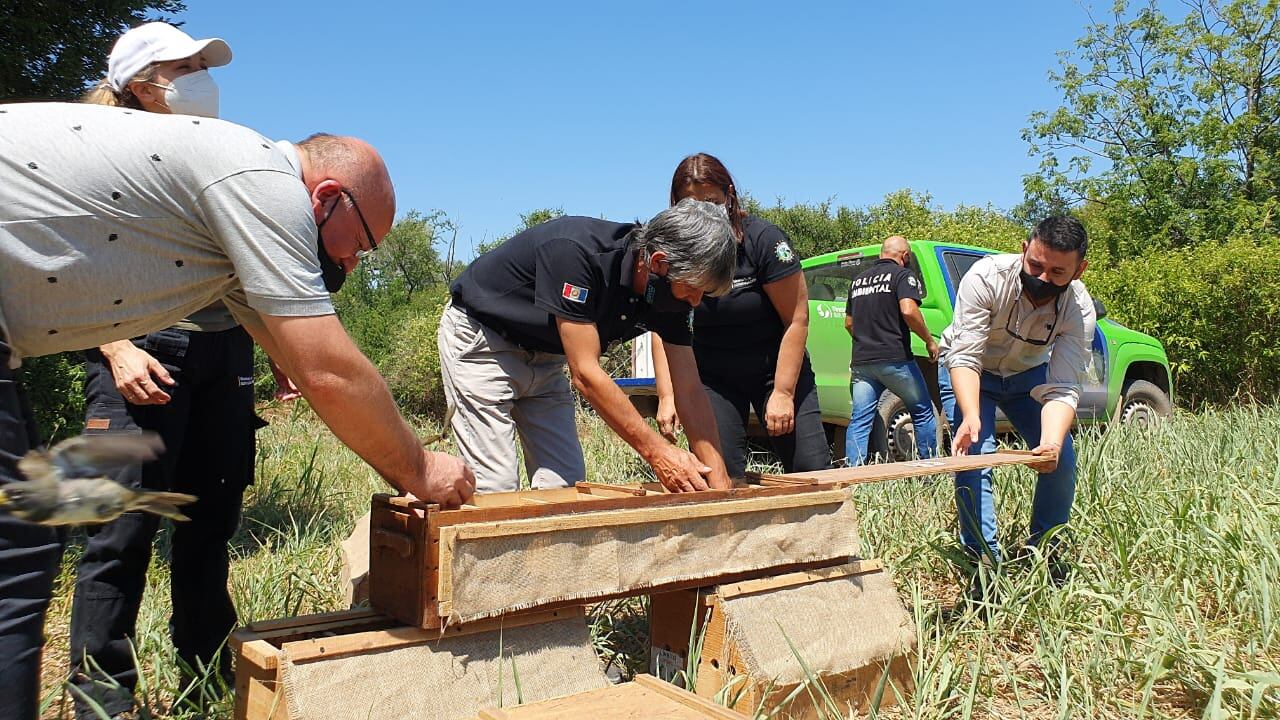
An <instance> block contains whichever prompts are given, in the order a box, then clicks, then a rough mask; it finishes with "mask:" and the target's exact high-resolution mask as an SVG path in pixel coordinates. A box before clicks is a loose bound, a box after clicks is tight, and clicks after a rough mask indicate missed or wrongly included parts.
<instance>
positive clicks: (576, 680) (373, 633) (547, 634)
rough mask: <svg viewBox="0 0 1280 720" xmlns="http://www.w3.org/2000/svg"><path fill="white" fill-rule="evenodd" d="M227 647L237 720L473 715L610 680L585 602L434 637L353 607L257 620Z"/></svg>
mask: <svg viewBox="0 0 1280 720" xmlns="http://www.w3.org/2000/svg"><path fill="white" fill-rule="evenodd" d="M522 635H528V636H529V637H522ZM229 642H230V645H231V648H232V650H233V652H234V653H235V655H236V665H235V667H236V680H235V693H236V696H235V714H234V718H235V720H313V719H315V718H321V719H325V720H328V719H330V718H332V719H341V720H347V719H348V718H351V717H376V718H379V719H380V720H391V719H394V718H401V717H403V718H414V720H427V719H429V718H435V719H437V720H447V719H453V718H457V719H459V720H460V719H462V718H466V719H468V720H469V719H470V718H474V717H475V714H476V713H477V712H478V711H479V710H480V709H481V708H484V707H487V706H490V705H494V704H497V703H500V702H504V701H505V702H506V703H513V702H517V701H519V700H520V699H524V700H529V699H531V698H532V699H534V700H541V699H545V698H551V697H558V696H561V695H565V694H568V693H573V692H579V691H583V690H589V689H596V688H601V687H606V686H608V684H609V682H608V679H607V678H606V677H605V676H604V673H603V671H602V670H601V669H600V663H599V660H598V659H597V658H596V656H595V654H594V653H593V651H592V649H591V644H590V635H589V632H588V629H587V624H586V618H585V615H584V612H583V609H582V607H580V606H578V607H569V608H560V609H555V610H538V611H532V612H527V613H520V614H517V615H511V616H507V617H505V618H498V619H494V620H484V621H479V622H474V623H467V624H462V625H458V624H455V625H450V626H449V627H447V628H444V629H432V630H425V629H422V628H417V627H410V626H406V625H405V624H404V623H401V622H398V621H396V620H394V619H392V618H390V617H387V616H385V615H382V614H380V613H377V612H375V611H372V610H347V611H342V612H334V613H324V614H320V615H310V616H304V617H297V618H287V619H283V620H272V621H266V622H258V623H252V624H250V625H248V626H246V627H244V628H241V629H239V630H237V631H236V632H235V633H233V634H232V636H231V639H230V641H229ZM530 649H532V650H531V653H532V654H529V655H527V656H526V659H525V660H521V653H522V652H526V651H530ZM521 663H522V664H521ZM362 666H363V667H362ZM504 683H505V686H504ZM521 692H523V696H522V698H521V696H519V693H521Z"/></svg>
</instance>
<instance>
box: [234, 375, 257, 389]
mask: <svg viewBox="0 0 1280 720" xmlns="http://www.w3.org/2000/svg"><path fill="white" fill-rule="evenodd" d="M236 380H238V381H240V387H246V386H248V385H252V384H253V376H252V375H239V376H237V377H236Z"/></svg>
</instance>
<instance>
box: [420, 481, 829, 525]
mask: <svg viewBox="0 0 1280 720" xmlns="http://www.w3.org/2000/svg"><path fill="white" fill-rule="evenodd" d="M643 487H644V488H645V489H646V490H647V491H649V492H648V494H646V495H644V496H642V497H641V496H637V497H629V496H622V497H607V498H606V497H600V498H594V497H593V498H589V499H588V498H587V496H584V495H581V494H579V495H578V497H577V501H576V502H556V503H550V504H547V505H509V506H495V507H476V508H462V509H459V510H441V511H440V513H439V522H438V524H439V525H441V526H445V525H458V524H460V523H475V522H490V521H497V520H524V519H528V518H535V517H546V516H549V515H568V514H572V513H582V512H597V511H601V510H626V509H632V508H653V507H665V506H668V505H683V504H689V503H709V502H720V501H724V500H742V499H748V498H758V497H775V496H781V495H799V494H803V493H808V492H815V491H819V490H823V489H826V490H830V489H833V488H834V487H835V485H834V484H833V483H817V484H811V485H794V486H787V487H755V486H751V487H741V488H733V489H730V490H702V491H699V492H689V493H664V492H655V491H654V490H653V488H650V487H649V486H648V484H646V485H644V486H643ZM564 489H565V490H573V488H564ZM526 492H542V491H526ZM574 492H576V490H574ZM432 507H435V506H432Z"/></svg>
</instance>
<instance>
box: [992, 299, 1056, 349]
mask: <svg viewBox="0 0 1280 720" xmlns="http://www.w3.org/2000/svg"><path fill="white" fill-rule="evenodd" d="M1061 303H1062V296H1061V295H1059V296H1058V297H1056V298H1054V300H1053V322H1052V323H1051V324H1050V325H1049V329H1048V332H1046V333H1045V336H1044V337H1043V338H1031V337H1025V336H1023V335H1022V334H1021V333H1020V332H1019V331H1020V330H1021V329H1022V302H1021V300H1019V301H1017V302H1015V303H1014V304H1013V309H1012V310H1010V311H1009V319H1008V320H1006V321H1005V323H1004V331H1005V332H1007V333H1009V335H1011V336H1012V337H1015V338H1017V339H1019V340H1021V341H1022V342H1024V343H1026V344H1028V345H1048V344H1049V341H1051V340H1052V339H1053V331H1054V330H1056V329H1057V327H1058V315H1059V312H1058V310H1059V308H1060V307H1061ZM1014 313H1017V315H1018V322H1016V323H1015V322H1014V321H1013V316H1014Z"/></svg>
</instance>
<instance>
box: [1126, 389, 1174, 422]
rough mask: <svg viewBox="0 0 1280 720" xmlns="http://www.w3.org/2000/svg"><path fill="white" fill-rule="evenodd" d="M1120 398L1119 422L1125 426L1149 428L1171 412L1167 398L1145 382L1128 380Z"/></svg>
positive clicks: (1163, 393) (1160, 391) (1171, 407)
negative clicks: (1121, 398)
mask: <svg viewBox="0 0 1280 720" xmlns="http://www.w3.org/2000/svg"><path fill="white" fill-rule="evenodd" d="M1122 397H1123V400H1121V402H1120V422H1121V423H1124V424H1125V425H1129V424H1133V425H1136V426H1138V427H1141V428H1145V427H1150V426H1151V425H1153V424H1155V423H1157V422H1160V421H1161V420H1163V419H1165V418H1167V417H1169V415H1170V414H1171V413H1172V412H1173V404H1172V403H1171V402H1169V396H1168V395H1166V394H1165V392H1164V391H1163V390H1161V389H1160V388H1158V387H1156V386H1155V385H1154V384H1152V383H1149V382H1147V381H1146V380H1130V381H1129V382H1127V383H1125V384H1124V391H1123V394H1122Z"/></svg>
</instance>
